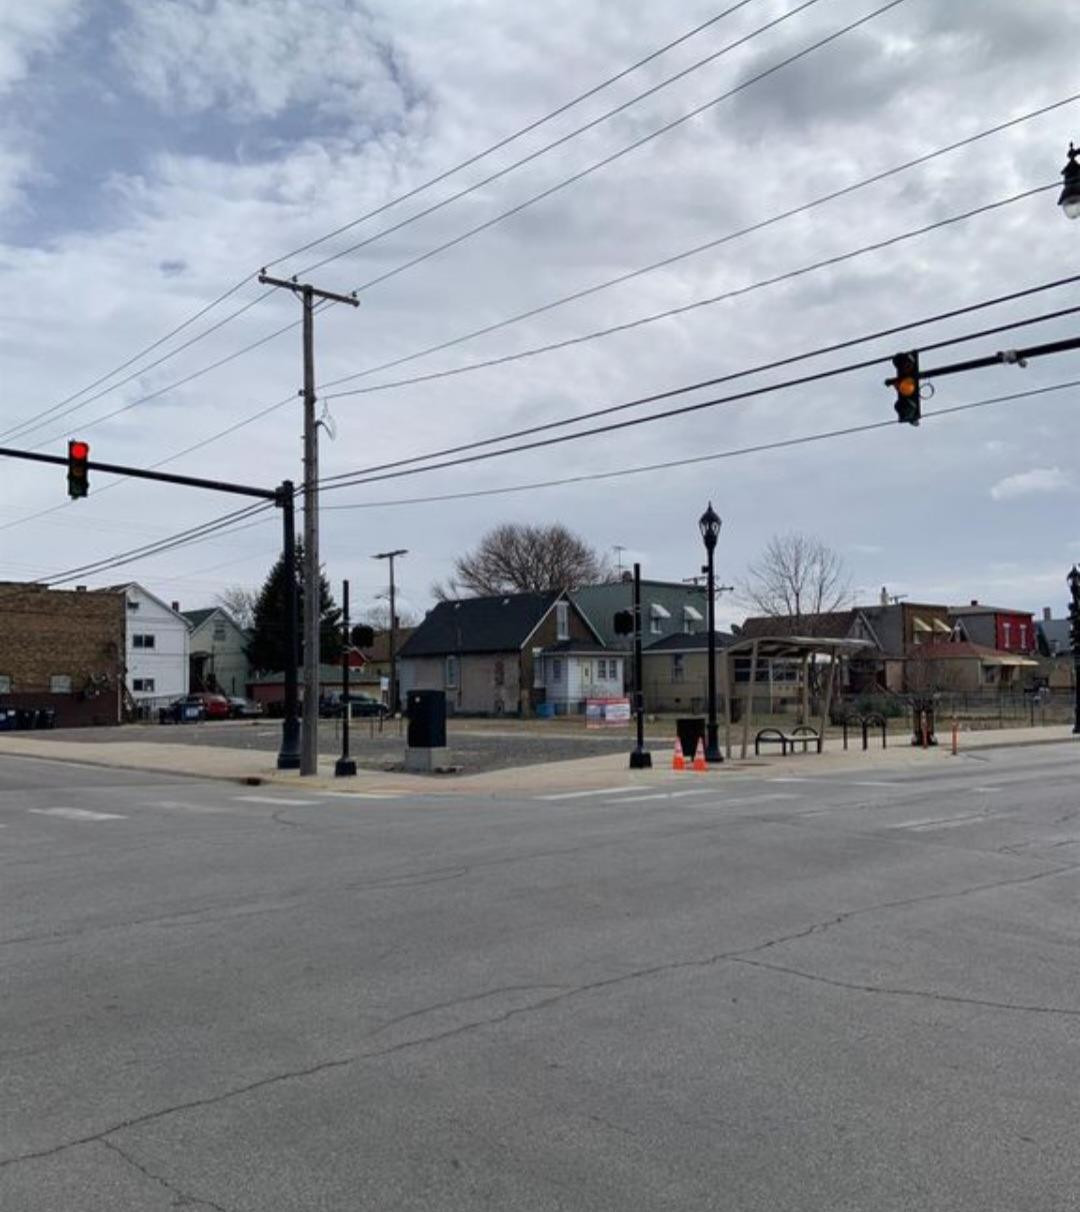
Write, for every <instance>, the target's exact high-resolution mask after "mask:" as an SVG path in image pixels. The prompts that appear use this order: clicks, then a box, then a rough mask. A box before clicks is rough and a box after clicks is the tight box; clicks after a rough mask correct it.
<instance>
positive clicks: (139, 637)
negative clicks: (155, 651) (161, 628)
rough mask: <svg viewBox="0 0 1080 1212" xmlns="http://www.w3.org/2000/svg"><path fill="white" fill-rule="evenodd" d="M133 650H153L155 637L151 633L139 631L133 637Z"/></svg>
mask: <svg viewBox="0 0 1080 1212" xmlns="http://www.w3.org/2000/svg"><path fill="white" fill-rule="evenodd" d="M131 646H132V648H153V647H154V637H153V636H152V635H151V634H150V633H149V632H144V631H137V632H136V633H135V634H134V635H133V636H132V637H131Z"/></svg>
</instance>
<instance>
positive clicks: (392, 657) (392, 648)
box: [371, 547, 409, 715]
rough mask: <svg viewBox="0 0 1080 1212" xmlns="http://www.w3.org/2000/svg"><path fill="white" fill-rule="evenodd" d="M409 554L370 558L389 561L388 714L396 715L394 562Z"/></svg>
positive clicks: (402, 550)
mask: <svg viewBox="0 0 1080 1212" xmlns="http://www.w3.org/2000/svg"><path fill="white" fill-rule="evenodd" d="M408 554H409V552H408V550H407V549H406V548H404V547H399V548H397V549H396V550H395V551H380V552H379V553H378V555H374V556H372V557H371V558H372V559H373V560H389V561H390V714H391V715H397V709H398V689H397V607H396V606H395V604H394V560H395V559H396V557H397V556H403V555H408Z"/></svg>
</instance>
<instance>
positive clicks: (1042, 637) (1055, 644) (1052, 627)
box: [1039, 619, 1072, 656]
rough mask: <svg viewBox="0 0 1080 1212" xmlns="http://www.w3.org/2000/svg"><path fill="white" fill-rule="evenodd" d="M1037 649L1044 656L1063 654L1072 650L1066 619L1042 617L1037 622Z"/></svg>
mask: <svg viewBox="0 0 1080 1212" xmlns="http://www.w3.org/2000/svg"><path fill="white" fill-rule="evenodd" d="M1039 650H1040V651H1041V652H1042V653H1043V654H1044V655H1045V656H1065V655H1066V654H1067V653H1069V652H1071V651H1072V648H1071V645H1070V643H1069V620H1068V619H1043V620H1042V621H1041V622H1040V623H1039Z"/></svg>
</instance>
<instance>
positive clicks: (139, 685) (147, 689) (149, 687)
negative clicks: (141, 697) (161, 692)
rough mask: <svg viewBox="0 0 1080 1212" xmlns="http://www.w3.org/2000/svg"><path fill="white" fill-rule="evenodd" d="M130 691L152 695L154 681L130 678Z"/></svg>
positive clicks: (151, 679)
mask: <svg viewBox="0 0 1080 1212" xmlns="http://www.w3.org/2000/svg"><path fill="white" fill-rule="evenodd" d="M131 689H132V690H135V691H140V690H141V691H142V692H143V693H144V694H153V693H154V679H153V678H132V679H131Z"/></svg>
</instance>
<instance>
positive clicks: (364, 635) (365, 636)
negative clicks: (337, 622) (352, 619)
mask: <svg viewBox="0 0 1080 1212" xmlns="http://www.w3.org/2000/svg"><path fill="white" fill-rule="evenodd" d="M349 643H350V644H351V645H352V646H353V647H354V648H370V647H371V646H372V644H374V643H375V631H374V629H373V628H371V627H368V626H367V625H366V624H364V623H357V624H356V626H355V627H354V628H353V629H352V631H350V632H349Z"/></svg>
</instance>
